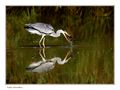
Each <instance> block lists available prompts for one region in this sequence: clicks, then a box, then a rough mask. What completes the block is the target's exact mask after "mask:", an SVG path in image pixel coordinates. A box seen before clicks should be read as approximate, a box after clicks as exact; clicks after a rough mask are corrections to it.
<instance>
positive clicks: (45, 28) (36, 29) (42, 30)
mask: <svg viewBox="0 0 120 90" xmlns="http://www.w3.org/2000/svg"><path fill="white" fill-rule="evenodd" d="M25 28H26V30H27V31H28V32H30V33H31V34H38V35H42V38H41V39H40V41H39V45H40V43H41V41H43V46H44V41H45V36H52V37H59V36H60V34H61V33H62V34H63V35H64V37H65V38H66V39H67V37H66V35H68V36H70V35H69V34H68V33H67V32H66V31H63V30H61V29H60V30H58V31H57V32H56V33H55V32H54V28H53V27H52V26H51V25H50V24H45V23H34V24H25ZM67 40H68V39H67ZM68 41H69V40H68ZM44 47H45V46H44Z"/></svg>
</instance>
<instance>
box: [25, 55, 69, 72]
mask: <svg viewBox="0 0 120 90" xmlns="http://www.w3.org/2000/svg"><path fill="white" fill-rule="evenodd" d="M69 59H70V58H68V59H66V58H65V59H64V60H62V59H61V58H59V57H54V58H52V59H49V60H42V61H39V62H36V63H35V62H34V63H32V64H30V65H29V66H28V67H27V68H26V69H27V70H28V71H31V72H39V73H42V72H47V71H49V70H51V69H53V68H54V67H55V63H56V62H57V63H58V64H60V65H63V64H65V63H67V62H68V60H69Z"/></svg>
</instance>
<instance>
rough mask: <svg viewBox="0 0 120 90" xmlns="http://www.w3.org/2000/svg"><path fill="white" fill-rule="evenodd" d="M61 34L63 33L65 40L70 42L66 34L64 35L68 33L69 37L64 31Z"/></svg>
mask: <svg viewBox="0 0 120 90" xmlns="http://www.w3.org/2000/svg"><path fill="white" fill-rule="evenodd" d="M63 35H64V37H65V38H66V40H67V41H68V42H70V40H69V39H68V38H67V36H66V35H68V36H69V37H70V35H69V34H68V33H67V32H64V33H63Z"/></svg>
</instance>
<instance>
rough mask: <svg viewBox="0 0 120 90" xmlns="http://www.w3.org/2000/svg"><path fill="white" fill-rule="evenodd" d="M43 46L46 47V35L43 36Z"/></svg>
mask: <svg viewBox="0 0 120 90" xmlns="http://www.w3.org/2000/svg"><path fill="white" fill-rule="evenodd" d="M43 47H44V48H45V37H44V38H43Z"/></svg>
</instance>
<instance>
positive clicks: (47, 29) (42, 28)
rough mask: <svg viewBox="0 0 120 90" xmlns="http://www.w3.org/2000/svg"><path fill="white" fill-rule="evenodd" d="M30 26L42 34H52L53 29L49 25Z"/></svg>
mask: <svg viewBox="0 0 120 90" xmlns="http://www.w3.org/2000/svg"><path fill="white" fill-rule="evenodd" d="M31 26H32V27H33V28H35V29H37V30H39V31H40V32H42V33H46V34H49V33H53V32H54V31H53V29H54V28H53V27H52V26H51V25H50V24H44V23H35V24H31Z"/></svg>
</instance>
